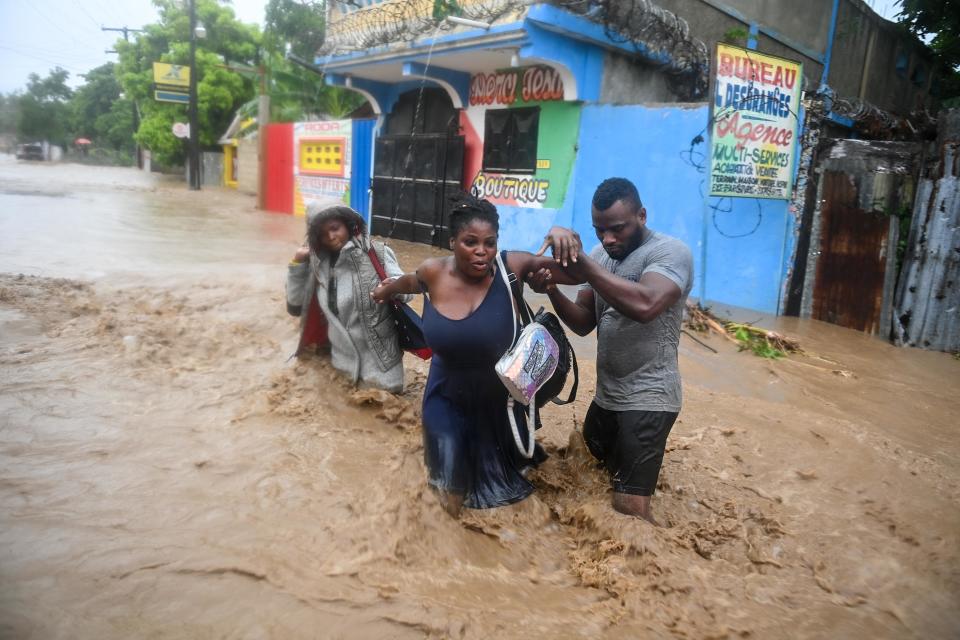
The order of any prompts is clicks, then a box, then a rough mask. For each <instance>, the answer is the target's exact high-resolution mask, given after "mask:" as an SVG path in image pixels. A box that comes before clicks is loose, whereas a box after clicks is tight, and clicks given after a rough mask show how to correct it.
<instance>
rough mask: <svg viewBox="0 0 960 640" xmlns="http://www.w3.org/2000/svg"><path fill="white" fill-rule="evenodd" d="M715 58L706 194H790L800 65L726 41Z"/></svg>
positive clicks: (801, 80) (779, 197)
mask: <svg viewBox="0 0 960 640" xmlns="http://www.w3.org/2000/svg"><path fill="white" fill-rule="evenodd" d="M716 61H717V69H716V79H715V82H714V95H713V126H712V128H711V136H710V195H711V196H731V197H741V198H776V199H789V198H790V195H791V192H792V190H793V164H794V163H793V160H794V154H795V152H796V138H797V126H798V120H797V112H798V111H799V109H800V90H801V85H802V84H803V66H802V65H801V64H800V63H799V62H793V61H790V60H784V59H783V58H778V57H775V56H770V55H765V54H762V53H757V52H756V51H750V50H748V49H741V48H740V47H734V46H731V45H727V44H718V45H717V55H716Z"/></svg>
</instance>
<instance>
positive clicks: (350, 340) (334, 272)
mask: <svg viewBox="0 0 960 640" xmlns="http://www.w3.org/2000/svg"><path fill="white" fill-rule="evenodd" d="M330 217H339V218H346V219H347V220H348V221H349V222H350V223H351V224H350V225H348V226H351V227H353V228H354V229H355V230H356V231H357V232H358V233H357V234H356V235H354V236H353V237H352V239H351V240H349V241H348V242H347V243H346V244H345V245H344V246H343V248H342V249H341V250H340V255H339V256H337V259H336V263H335V264H333V265H331V264H330V254H329V253H327V252H325V251H323V250H320V251H319V252H315V251H311V252H310V260H309V261H307V262H303V263H300V264H297V263H291V264H290V266H289V267H288V269H287V286H286V290H287V311H289V312H290V314H291V315H298V316H300V333H301V336H302V334H303V331H304V329H305V327H306V320H307V310H308V309H309V308H310V298H311V297H312V296H314V295H316V296H317V303H318V305H319V306H320V309H321V310H322V311H323V314H324V316H326V320H327V324H328V329H327V333H328V336H329V339H330V358H331V362H332V364H333V366H334V367H335V368H336V369H338V370H340V371H342V372H343V373H345V374H347V375H348V376H350V379H351V380H352V381H353V383H354V384H358V383H364V384H368V385H371V386H376V387H380V388H382V389H386V390H388V391H396V392H398V391H402V390H403V362H402V360H403V352H402V351H401V350H400V347H399V345H398V344H397V333H396V327H395V326H394V324H393V319H392V318H391V316H390V312H389V308H388V306H387V305H381V304H377V303H376V302H374V301H373V299H372V298H371V297H370V292H371V291H373V289H374V288H375V287H376V286H377V285H378V284H379V283H380V277H379V276H378V275H377V272H376V270H375V269H374V267H373V264H372V263H371V261H370V256H368V255H367V248H368V247H370V246H371V243H372V245H373V246H374V250H375V251H376V254H377V257H379V258H380V263H381V264H382V265H383V268H384V270H385V271H386V272H387V276H391V277H393V276H401V275H403V270H402V269H401V268H400V265H399V264H398V263H397V258H396V256H395V255H394V253H393V251H392V250H391V249H390V248H389V247H387V246H385V245H384V244H382V243H379V242H372V241H371V240H370V238H369V236H368V235H367V233H366V223H365V222H364V220H363V218H362V217H361V216H360V214H359V213H357V212H356V211H354V210H353V209H350V208H349V207H346V206H343V205H340V206H334V207H330V206H325V205H318V204H311V205H310V206H309V207H308V208H307V229H308V231H309V229H310V228H311V227H312V226H313V225H318V224H321V223H322V222H323V221H325V220H327V219H329V218H330ZM331 285H333V287H334V288H335V291H336V293H335V301H336V313H334V312H333V309H331V305H330V290H331ZM408 297H409V296H408Z"/></svg>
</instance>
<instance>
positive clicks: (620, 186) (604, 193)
mask: <svg viewBox="0 0 960 640" xmlns="http://www.w3.org/2000/svg"><path fill="white" fill-rule="evenodd" d="M617 200H623V201H624V202H626V203H627V204H630V205H633V208H634V209H635V210H637V211H639V210H640V207H642V206H643V203H642V202H640V194H639V193H638V192H637V188H636V187H635V186H633V183H632V182H630V181H629V180H627V179H626V178H607V179H606V180H604V181H603V182H601V183H600V186H599V187H597V190H596V191H595V192H594V193H593V206H594V207H595V208H596V210H597V211H606V210H607V209H609V208H610V207H612V206H613V205H614V203H615V202H616V201H617Z"/></svg>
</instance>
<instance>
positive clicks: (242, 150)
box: [237, 138, 260, 195]
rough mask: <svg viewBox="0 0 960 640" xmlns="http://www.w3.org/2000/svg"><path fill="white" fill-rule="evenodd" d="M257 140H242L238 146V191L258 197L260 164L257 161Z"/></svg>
mask: <svg viewBox="0 0 960 640" xmlns="http://www.w3.org/2000/svg"><path fill="white" fill-rule="evenodd" d="M258 145H259V142H258V141H257V138H241V139H240V141H239V142H238V144H237V190H238V191H240V192H242V193H249V194H251V195H257V189H258V188H259V184H260V182H259V181H260V173H259V172H260V163H259V162H258V161H257V154H258V153H259V148H258Z"/></svg>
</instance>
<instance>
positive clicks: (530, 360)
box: [494, 253, 560, 458]
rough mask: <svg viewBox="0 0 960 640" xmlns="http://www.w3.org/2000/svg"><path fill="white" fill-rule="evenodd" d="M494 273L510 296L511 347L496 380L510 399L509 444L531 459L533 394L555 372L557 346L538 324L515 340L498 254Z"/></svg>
mask: <svg viewBox="0 0 960 640" xmlns="http://www.w3.org/2000/svg"><path fill="white" fill-rule="evenodd" d="M497 270H498V271H499V272H500V276H501V277H502V278H503V282H504V283H505V284H506V285H507V291H508V292H510V293H511V295H510V308H511V309H512V310H513V341H512V343H511V344H512V346H511V347H510V348H509V349H507V352H506V353H504V354H503V355H502V356H500V359H499V360H498V361H497V364H496V366H495V367H494V368H495V369H496V371H497V376H499V377H500V380H501V381H502V382H503V385H504V386H505V387H506V388H507V391H508V392H509V393H510V398H508V399H507V416H508V417H509V419H510V428H511V429H512V431H513V440H514V442H516V444H517V449H519V450H520V453H522V454H523V456H524V457H526V458H532V457H533V450H534V445H535V444H536V439H535V437H534V431H535V429H536V412H537V403H536V395H537V391H539V390H540V387H542V386H543V385H544V383H546V382H547V381H548V380H549V379H550V378H551V376H553V372H554V371H556V369H557V362H558V360H559V356H560V347H558V346H557V342H556V341H555V340H554V339H553V336H551V335H550V332H549V331H547V329H546V327H544V326H543V325H542V324H540V323H539V322H531V323H529V324H528V325H527V326H525V327H524V328H523V330H522V331H520V335H519V337H518V336H517V328H516V327H517V309H516V306H515V304H514V296H513V295H512V291H513V290H512V288H511V286H510V279H509V278H508V277H507V269H506V265H504V264H503V260H502V258H501V257H500V254H499V253H497ZM516 402H519V403H520V404H522V405H525V406H527V407H528V417H527V431H528V433H529V434H530V438H529V442H528V443H527V445H526V446H524V444H523V442H522V441H521V439H520V431H519V429H518V428H517V421H516V418H515V417H514V415H513V406H514V403H516Z"/></svg>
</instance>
